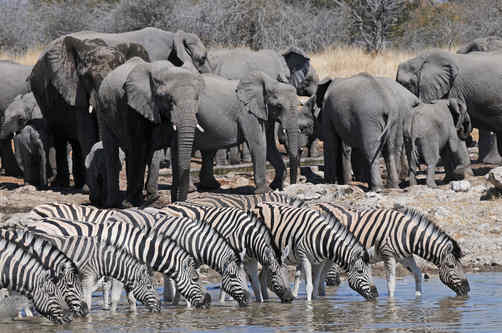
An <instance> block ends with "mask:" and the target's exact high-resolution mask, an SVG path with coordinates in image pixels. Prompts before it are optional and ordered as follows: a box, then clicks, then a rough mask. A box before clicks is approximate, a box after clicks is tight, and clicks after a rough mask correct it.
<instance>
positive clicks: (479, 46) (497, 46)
mask: <svg viewBox="0 0 502 333" xmlns="http://www.w3.org/2000/svg"><path fill="white" fill-rule="evenodd" d="M499 50H502V39H500V38H499V37H498V36H488V37H480V38H476V39H474V40H472V41H470V42H469V43H467V44H465V45H464V46H462V47H461V48H459V49H458V50H457V53H458V54H467V53H471V52H492V51H499Z"/></svg>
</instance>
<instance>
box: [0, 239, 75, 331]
mask: <svg viewBox="0 0 502 333" xmlns="http://www.w3.org/2000/svg"><path fill="white" fill-rule="evenodd" d="M56 282H57V281H56V279H55V277H54V275H53V273H52V272H51V271H50V270H48V269H46V268H45V267H44V265H43V264H42V262H41V261H40V260H39V258H38V257H37V256H35V255H33V254H31V253H29V251H28V250H27V249H26V248H25V247H23V246H21V245H19V244H17V243H15V242H10V241H7V240H5V239H3V238H0V288H7V289H9V290H14V291H17V292H19V293H21V294H22V295H24V296H26V297H28V299H30V300H32V301H33V305H34V306H35V309H36V310H37V311H38V312H39V313H40V314H41V315H43V316H44V317H46V318H48V319H50V320H51V321H54V322H56V323H58V324H63V323H67V322H70V321H71V320H72V316H71V312H70V310H69V308H68V305H67V304H66V302H65V299H64V296H63V293H62V291H61V290H60V289H59V288H58V287H57V286H56Z"/></svg>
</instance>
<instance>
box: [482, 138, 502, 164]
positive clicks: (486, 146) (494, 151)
mask: <svg viewBox="0 0 502 333" xmlns="http://www.w3.org/2000/svg"><path fill="white" fill-rule="evenodd" d="M497 143H498V136H497V135H496V134H494V133H491V132H490V131H486V130H481V129H480V130H479V141H478V147H479V157H478V162H482V163H487V164H500V163H502V156H500V153H499V151H500V150H499V149H498V144H497Z"/></svg>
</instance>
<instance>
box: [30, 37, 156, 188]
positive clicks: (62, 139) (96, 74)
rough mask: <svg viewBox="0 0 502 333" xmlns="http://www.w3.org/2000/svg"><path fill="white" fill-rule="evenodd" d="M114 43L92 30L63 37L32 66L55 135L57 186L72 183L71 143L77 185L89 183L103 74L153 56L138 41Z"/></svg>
mask: <svg viewBox="0 0 502 333" xmlns="http://www.w3.org/2000/svg"><path fill="white" fill-rule="evenodd" d="M84 35H85V37H84ZM110 44H111V43H110ZM113 45H114V46H113V47H112V46H109V45H108V44H107V42H105V41H104V40H103V39H99V38H96V37H95V36H94V35H93V34H91V33H86V34H80V35H79V34H75V36H73V35H67V36H62V37H60V38H58V39H56V40H54V41H53V42H51V43H50V44H49V45H48V46H47V48H46V49H45V51H44V52H43V53H42V54H41V56H40V58H39V59H38V61H37V63H36V64H35V66H34V67H33V71H32V73H31V75H30V84H31V88H32V91H33V94H34V95H35V98H36V99H37V102H38V105H39V106H40V109H41V110H42V114H43V115H44V118H45V119H46V121H47V125H48V127H49V131H50V133H51V135H52V136H53V137H54V145H55V149H56V163H57V168H58V175H57V178H56V181H55V185H56V186H65V187H67V186H69V172H68V162H67V147H66V144H67V142H69V143H70V144H71V145H72V154H73V170H74V173H73V176H74V180H75V187H77V188H80V187H82V186H84V184H85V165H84V159H85V156H87V154H88V153H89V151H90V150H91V147H92V145H93V144H94V143H96V142H97V141H98V126H97V121H96V115H95V112H93V110H94V109H95V108H96V104H97V101H96V94H97V91H98V89H99V86H100V84H101V81H102V80H103V78H104V77H105V76H106V75H107V74H108V73H109V72H111V71H112V70H113V69H114V68H116V67H118V66H119V65H121V64H123V63H124V62H125V61H126V59H128V58H129V57H134V56H139V57H142V58H143V59H146V60H148V59H149V58H148V54H147V52H146V50H145V49H144V48H143V47H142V46H141V45H139V44H135V43H130V42H126V41H118V40H117V41H115V43H113Z"/></svg>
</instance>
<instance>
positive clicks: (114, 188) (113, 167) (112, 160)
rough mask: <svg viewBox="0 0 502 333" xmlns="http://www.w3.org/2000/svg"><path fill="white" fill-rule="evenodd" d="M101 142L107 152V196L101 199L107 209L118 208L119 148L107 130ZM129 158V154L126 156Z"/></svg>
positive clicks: (102, 135) (102, 134) (103, 133)
mask: <svg viewBox="0 0 502 333" xmlns="http://www.w3.org/2000/svg"><path fill="white" fill-rule="evenodd" d="M101 140H102V141H103V151H104V152H105V154H104V156H105V169H106V185H105V186H106V195H105V197H104V198H101V199H102V200H103V201H104V206H105V207H117V206H119V203H120V187H119V176H120V159H119V146H118V144H117V143H116V142H115V139H114V138H113V137H112V135H111V133H109V132H108V131H107V130H103V131H102V132H101ZM126 156H127V154H126Z"/></svg>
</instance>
